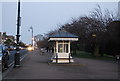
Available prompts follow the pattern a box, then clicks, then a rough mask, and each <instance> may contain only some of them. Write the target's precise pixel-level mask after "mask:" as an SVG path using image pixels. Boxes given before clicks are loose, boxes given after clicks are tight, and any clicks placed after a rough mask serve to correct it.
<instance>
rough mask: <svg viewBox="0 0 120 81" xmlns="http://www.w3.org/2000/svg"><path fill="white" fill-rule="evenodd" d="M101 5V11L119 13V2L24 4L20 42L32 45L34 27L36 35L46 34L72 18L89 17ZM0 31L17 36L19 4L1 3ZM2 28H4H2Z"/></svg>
mask: <svg viewBox="0 0 120 81" xmlns="http://www.w3.org/2000/svg"><path fill="white" fill-rule="evenodd" d="M97 4H99V5H100V6H101V9H102V10H104V9H109V10H110V11H113V12H114V13H117V4H118V3H117V2H22V3H21V26H20V35H21V37H20V40H21V41H23V42H24V43H27V44H29V43H31V31H28V30H29V28H30V27H31V26H32V27H33V29H34V35H37V34H45V33H47V32H48V31H51V30H54V29H56V28H58V27H59V25H63V24H65V23H69V22H70V21H71V19H72V18H78V17H80V16H84V15H88V14H89V13H90V11H93V10H94V8H95V7H96V5H97ZM0 12H2V13H0V22H2V23H0V31H2V32H6V33H7V34H8V35H14V36H15V35H16V24H17V21H16V20H17V2H2V3H0ZM1 27H2V28H1Z"/></svg>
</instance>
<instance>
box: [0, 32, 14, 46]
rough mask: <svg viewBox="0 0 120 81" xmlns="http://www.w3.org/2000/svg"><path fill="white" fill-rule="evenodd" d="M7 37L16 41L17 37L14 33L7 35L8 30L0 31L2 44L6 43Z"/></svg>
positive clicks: (0, 42)
mask: <svg viewBox="0 0 120 81" xmlns="http://www.w3.org/2000/svg"><path fill="white" fill-rule="evenodd" d="M7 39H11V40H12V41H15V37H14V36H13V35H7V34H6V32H3V33H2V32H0V44H2V43H4V42H5V41H6V40H7Z"/></svg>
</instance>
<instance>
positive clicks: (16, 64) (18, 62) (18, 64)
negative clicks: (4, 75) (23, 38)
mask: <svg viewBox="0 0 120 81" xmlns="http://www.w3.org/2000/svg"><path fill="white" fill-rule="evenodd" d="M20 19H21V17H20V0H19V1H18V17H17V35H16V43H17V46H16V53H15V59H14V61H15V63H14V67H19V66H20V53H19V51H20V49H19V37H20Z"/></svg>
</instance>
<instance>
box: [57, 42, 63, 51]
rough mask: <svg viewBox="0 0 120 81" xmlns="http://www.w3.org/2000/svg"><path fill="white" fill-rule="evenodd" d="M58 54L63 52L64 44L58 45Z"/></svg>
mask: <svg viewBox="0 0 120 81" xmlns="http://www.w3.org/2000/svg"><path fill="white" fill-rule="evenodd" d="M58 52H59V53H62V52H63V44H58Z"/></svg>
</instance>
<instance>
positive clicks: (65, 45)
mask: <svg viewBox="0 0 120 81" xmlns="http://www.w3.org/2000/svg"><path fill="white" fill-rule="evenodd" d="M64 52H65V53H68V44H64Z"/></svg>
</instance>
